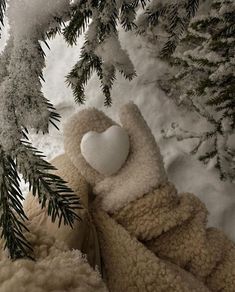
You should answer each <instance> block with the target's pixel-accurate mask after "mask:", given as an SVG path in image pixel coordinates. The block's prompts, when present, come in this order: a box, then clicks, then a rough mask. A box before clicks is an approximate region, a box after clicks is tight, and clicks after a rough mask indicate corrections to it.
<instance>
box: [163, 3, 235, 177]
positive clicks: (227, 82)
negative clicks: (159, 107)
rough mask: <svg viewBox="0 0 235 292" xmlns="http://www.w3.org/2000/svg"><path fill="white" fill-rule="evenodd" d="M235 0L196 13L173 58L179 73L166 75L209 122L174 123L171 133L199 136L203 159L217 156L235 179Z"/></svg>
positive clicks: (224, 174) (184, 99)
mask: <svg viewBox="0 0 235 292" xmlns="http://www.w3.org/2000/svg"><path fill="white" fill-rule="evenodd" d="M234 56H235V2H234V1H233V0H213V1H212V5H211V9H210V11H209V13H208V14H207V15H201V16H198V17H195V18H194V19H193V20H192V21H191V24H190V26H189V29H188V31H187V33H186V34H185V35H184V37H183V38H182V41H181V44H180V46H179V48H178V49H177V51H176V52H175V53H174V55H173V56H172V58H171V59H170V63H171V65H173V67H174V69H175V71H174V72H176V71H177V73H175V74H173V75H171V74H170V77H169V76H168V77H167V78H166V77H165V78H163V80H161V82H160V84H161V85H162V87H163V88H165V89H166V85H167V84H169V83H170V84H171V86H172V84H173V90H172V89H171V94H173V95H175V94H180V98H179V100H180V101H181V102H182V103H184V104H185V105H186V107H188V108H189V109H190V111H195V112H196V113H197V114H199V116H200V117H201V118H203V119H205V120H206V121H207V122H208V124H209V128H208V130H206V131H205V132H202V133H192V132H189V131H184V130H183V129H181V128H180V127H176V124H175V123H174V124H173V126H172V127H171V129H169V130H168V133H167V134H166V136H167V137H172V136H176V137H177V139H178V140H183V139H191V138H197V139H198V144H197V145H196V147H195V149H193V150H192V153H193V154H198V155H199V160H200V161H202V162H204V163H205V164H207V163H208V162H209V161H214V162H215V167H216V168H217V169H218V170H219V173H220V178H221V179H222V180H225V179H228V180H230V181H234V179H235V145H233V144H234V143H233V141H234V137H235V136H234V134H235V75H234V72H235V58H234Z"/></svg>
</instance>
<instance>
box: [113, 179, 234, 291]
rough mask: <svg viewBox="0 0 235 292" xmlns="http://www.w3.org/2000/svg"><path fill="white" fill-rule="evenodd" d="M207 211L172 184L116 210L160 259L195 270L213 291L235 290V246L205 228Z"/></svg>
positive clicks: (118, 220)
mask: <svg viewBox="0 0 235 292" xmlns="http://www.w3.org/2000/svg"><path fill="white" fill-rule="evenodd" d="M207 213H208V212H207V209H206V207H205V205H204V204H203V203H202V202H201V201H200V200H199V199H198V198H197V197H196V196H194V195H193V194H189V193H183V194H178V193H177V191H176V189H175V188H174V186H173V185H172V184H170V183H168V184H166V185H164V186H162V187H161V188H158V189H156V190H155V191H153V192H150V193H149V194H146V195H145V196H143V197H142V198H139V199H137V200H136V201H134V202H131V203H130V204H128V205H126V206H125V207H124V208H123V209H121V210H119V211H117V212H116V213H115V214H113V218H114V219H115V220H116V221H117V222H118V223H120V224H121V225H122V226H123V227H124V228H125V229H126V230H128V231H129V233H130V234H131V235H132V236H135V237H136V238H138V239H139V240H140V241H141V242H142V243H143V244H145V246H146V247H147V248H148V249H149V250H151V251H152V252H154V253H155V254H156V255H157V256H158V257H160V258H162V259H166V260H168V261H170V262H172V263H174V264H177V265H178V266H179V267H181V268H183V269H185V270H187V271H189V272H191V273H192V274H193V275H194V276H195V277H196V278H197V279H198V280H200V281H201V282H202V283H204V284H205V285H206V286H207V287H208V288H209V289H210V290H211V291H227V292H233V291H235V245H234V244H233V243H232V242H231V241H230V240H229V239H228V238H227V237H226V236H225V235H224V234H223V233H222V232H221V231H219V230H217V229H216V228H207V227H206V223H207Z"/></svg>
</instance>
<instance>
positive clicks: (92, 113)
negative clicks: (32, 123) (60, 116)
mask: <svg viewBox="0 0 235 292" xmlns="http://www.w3.org/2000/svg"><path fill="white" fill-rule="evenodd" d="M113 125H116V123H115V122H114V121H112V120H111V119H110V118H109V117H107V116H106V115H105V114H104V113H103V112H102V111H99V110H97V109H95V108H90V109H85V110H82V111H80V112H78V113H76V114H75V115H74V116H73V117H72V118H71V119H70V120H69V121H68V122H67V123H66V125H65V127H64V147H65V152H66V154H67V155H68V156H69V158H70V160H71V161H72V163H73V164H74V165H75V166H76V168H77V169H78V170H79V171H80V172H81V174H82V175H83V176H84V177H86V179H87V181H88V182H89V183H90V184H92V185H94V184H95V183H97V182H99V181H101V180H102V179H103V178H104V176H103V175H101V174H100V173H98V172H97V171H96V170H95V169H93V168H92V167H91V166H90V165H89V164H88V163H87V162H86V160H85V159H84V157H83V156H82V154H81V148H80V143H81V140H82V137H83V136H84V134H86V133H87V132H89V131H95V132H98V133H101V132H103V131H105V130H106V129H107V128H109V127H111V126H113Z"/></svg>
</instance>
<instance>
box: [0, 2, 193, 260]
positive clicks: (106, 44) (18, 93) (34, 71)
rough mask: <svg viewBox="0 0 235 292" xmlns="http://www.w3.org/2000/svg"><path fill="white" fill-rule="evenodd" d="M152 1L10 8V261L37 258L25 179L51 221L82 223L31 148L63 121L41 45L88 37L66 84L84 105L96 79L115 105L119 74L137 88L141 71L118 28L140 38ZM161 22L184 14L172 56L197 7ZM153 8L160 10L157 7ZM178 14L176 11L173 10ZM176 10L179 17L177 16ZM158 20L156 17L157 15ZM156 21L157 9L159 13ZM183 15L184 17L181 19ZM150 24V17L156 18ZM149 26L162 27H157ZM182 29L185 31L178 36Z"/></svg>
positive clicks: (5, 87)
mask: <svg viewBox="0 0 235 292" xmlns="http://www.w3.org/2000/svg"><path fill="white" fill-rule="evenodd" d="M156 2H157V1H155V0H153V1H148V0H119V1H115V0H102V1H99V0H89V1H86V0H74V1H69V0H41V1H38V0H22V1H18V0H11V1H10V2H9V8H8V20H9V24H10V38H9V40H8V43H7V45H6V46H5V49H4V51H3V52H2V54H1V55H0V104H1V108H0V227H1V230H2V237H3V238H4V239H5V242H6V244H5V248H7V249H8V251H9V254H10V256H11V258H13V259H16V258H19V257H25V256H30V254H31V247H30V245H29V243H28V242H27V238H25V236H24V231H25V230H26V227H25V225H24V221H25V220H27V218H26V216H25V213H24V210H23V207H22V202H21V201H22V198H23V196H22V193H21V190H20V187H19V176H18V174H19V173H20V174H21V175H22V176H23V179H24V180H25V181H26V182H28V183H29V189H30V190H31V191H32V194H33V195H34V196H37V197H38V200H39V203H40V204H41V206H42V207H45V206H47V207H48V214H49V215H50V216H51V217H52V221H55V220H56V218H59V223H61V222H63V223H64V224H69V225H72V224H73V222H74V220H76V219H78V216H77V214H76V213H75V209H77V208H80V207H81V206H80V203H79V199H78V198H77V197H76V196H75V195H74V194H73V192H72V190H70V189H69V188H68V187H67V185H66V182H64V181H63V180H62V179H61V178H59V177H58V176H56V175H53V174H52V173H51V172H52V171H53V170H54V167H53V166H52V165H50V164H49V163H48V162H46V161H45V159H44V157H43V155H42V153H41V152H39V151H38V150H37V149H34V148H33V147H32V145H31V144H30V142H29V141H28V129H35V130H36V131H37V132H40V131H41V132H43V133H47V132H48V129H49V125H50V124H52V125H54V126H55V127H57V122H59V119H60V116H59V115H58V114H57V113H56V110H55V108H54V107H53V105H52V104H51V103H50V102H49V101H48V100H47V98H46V97H44V95H43V93H42V84H41V83H42V82H43V81H44V79H43V73H42V72H43V71H42V70H43V68H44V67H45V54H44V52H43V50H42V47H41V43H42V42H44V43H45V44H46V45H47V46H48V43H47V39H50V38H53V37H54V36H55V35H56V34H57V33H61V34H63V36H64V39H65V41H66V42H67V43H68V44H69V45H75V44H76V43H77V40H78V37H79V36H80V35H82V34H85V43H84V45H83V48H82V50H81V56H80V59H79V60H78V62H77V63H76V64H75V65H74V67H73V69H72V70H71V72H70V73H69V74H68V76H67V83H68V84H69V85H70V86H71V88H72V90H73V93H74V96H75V100H76V101H77V102H78V103H84V101H85V93H84V89H85V85H86V83H87V82H88V80H89V79H90V77H91V75H92V73H93V72H96V73H97V75H98V77H99V79H100V81H101V87H102V91H103V94H104V97H105V104H106V105H110V104H111V101H112V99H111V89H112V85H113V82H114V80H115V76H116V71H117V70H118V71H119V72H121V74H122V75H123V76H124V77H125V78H127V79H129V80H131V79H132V78H133V77H134V76H135V75H136V72H135V68H134V66H133V64H132V62H131V60H130V58H129V55H128V53H127V52H126V51H125V50H124V49H123V48H122V46H121V44H120V41H119V33H118V29H117V27H118V24H120V25H121V26H122V28H123V29H124V30H125V31H129V30H135V31H136V32H137V31H139V28H138V27H137V24H136V15H137V10H138V9H142V13H144V14H145V9H146V7H148V8H147V9H148V11H147V14H146V15H149V13H150V14H151V11H152V8H151V7H152V6H151V4H153V3H156ZM179 2H180V3H181V5H178V4H177V1H176V2H174V3H175V4H174V7H173V6H172V7H171V6H169V5H168V6H167V7H170V8H171V9H166V10H165V12H164V15H163V13H162V14H161V15H160V18H161V17H163V16H164V18H165V22H166V20H167V17H169V19H171V17H172V15H173V14H172V13H174V12H178V10H182V9H183V14H182V15H184V16H183V17H185V15H186V20H185V21H184V22H182V23H181V24H180V25H179V23H180V20H179V19H181V17H177V19H175V22H176V23H175V24H173V23H172V20H171V24H170V25H169V28H168V32H169V35H172V36H173V37H174V39H173V38H172V39H171V41H172V42H171V45H167V46H166V47H165V53H166V52H167V50H169V51H172V48H174V47H175V41H178V37H177V36H178V34H181V33H182V31H183V30H184V29H185V28H186V26H187V24H188V22H189V18H191V17H192V16H193V15H194V13H195V10H196V9H197V5H198V1H196V0H185V1H183V0H181V1H179ZM153 7H154V6H153ZM5 8H6V1H5V0H0V22H1V23H3V16H4V11H5ZM173 8H174V9H173ZM172 9H173V10H172ZM152 12H153V11H152ZM155 13H156V9H155ZM177 15H178V14H177ZM150 18H151V17H150ZM148 19H149V17H147V22H146V25H147V26H148V25H157V21H155V22H153V23H149V22H148ZM178 27H180V29H178Z"/></svg>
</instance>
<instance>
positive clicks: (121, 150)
mask: <svg viewBox="0 0 235 292" xmlns="http://www.w3.org/2000/svg"><path fill="white" fill-rule="evenodd" d="M80 147H81V153H82V155H83V157H84V158H85V160H86V161H87V163H89V164H90V166H91V167H92V168H94V169H95V170H96V171H98V172H99V173H101V174H103V175H106V176H109V175H113V174H115V173H116V172H118V170H119V169H120V168H121V167H122V166H123V164H124V163H125V161H126V159H127V156H128V153H129V148H130V143H129V137H128V134H127V132H126V131H125V129H123V128H121V127H119V126H111V127H110V128H108V129H107V130H106V131H104V132H102V133H97V132H94V131H90V132H87V133H86V134H85V135H84V136H83V137H82V140H81V144H80Z"/></svg>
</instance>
